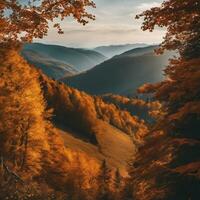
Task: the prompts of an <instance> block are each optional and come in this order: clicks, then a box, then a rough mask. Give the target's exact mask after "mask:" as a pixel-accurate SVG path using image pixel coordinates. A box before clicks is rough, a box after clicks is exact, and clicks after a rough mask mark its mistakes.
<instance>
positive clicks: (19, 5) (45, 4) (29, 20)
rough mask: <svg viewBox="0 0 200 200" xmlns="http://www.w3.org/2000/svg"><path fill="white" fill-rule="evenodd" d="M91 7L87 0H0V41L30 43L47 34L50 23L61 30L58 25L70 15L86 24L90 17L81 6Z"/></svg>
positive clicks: (92, 5) (91, 17)
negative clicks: (56, 20)
mask: <svg viewBox="0 0 200 200" xmlns="http://www.w3.org/2000/svg"><path fill="white" fill-rule="evenodd" d="M88 6H89V7H95V4H94V3H93V2H92V1H90V0H74V1H71V0H67V1H62V0H51V1H49V0H41V1H35V0H29V1H28V0H26V1H20V0H5V1H4V0H1V1H0V42H12V43H13V42H14V41H18V42H31V41H32V40H33V38H43V37H44V36H46V35H47V33H48V29H49V26H50V24H51V25H52V26H53V27H54V28H56V29H58V33H63V31H62V29H61V27H60V24H59V23H55V22H54V20H55V19H58V20H64V19H65V18H66V17H68V16H73V17H74V18H75V19H76V20H77V21H78V22H79V23H81V24H86V23H87V22H88V19H94V16H93V15H91V14H89V13H88V12H87V11H86V8H85V7H88Z"/></svg>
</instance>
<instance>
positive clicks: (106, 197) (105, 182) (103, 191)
mask: <svg viewBox="0 0 200 200" xmlns="http://www.w3.org/2000/svg"><path fill="white" fill-rule="evenodd" d="M111 181H112V174H111V170H110V169H109V167H108V166H107V163H106V161H105V160H104V161H103V162H102V165H101V167H100V171H99V175H98V177H97V183H98V190H97V200H111V198H112V195H111Z"/></svg>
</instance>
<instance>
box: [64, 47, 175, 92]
mask: <svg viewBox="0 0 200 200" xmlns="http://www.w3.org/2000/svg"><path fill="white" fill-rule="evenodd" d="M155 48H156V46H151V47H145V48H138V49H133V50H132V51H128V52H126V53H123V54H121V55H119V56H115V57H113V58H111V59H109V60H107V61H105V62H103V63H101V64H100V65H97V66H96V67H94V68H92V69H91V70H88V71H87V72H85V73H81V74H78V75H75V76H72V77H67V78H64V79H62V81H63V82H64V83H66V84H68V85H70V86H72V87H75V88H77V89H79V90H83V91H85V92H88V93H90V94H95V95H101V94H105V93H113V94H122V95H128V94H134V93H135V92H136V89H137V88H138V87H139V86H141V85H143V84H144V83H154V82H157V81H160V80H162V79H163V69H164V68H165V66H166V65H167V63H168V59H169V58H170V57H171V56H172V55H173V53H171V52H166V53H165V54H164V55H159V56H158V55H155V53H154V49H155Z"/></svg>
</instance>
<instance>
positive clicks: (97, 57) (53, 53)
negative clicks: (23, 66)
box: [22, 43, 107, 79]
mask: <svg viewBox="0 0 200 200" xmlns="http://www.w3.org/2000/svg"><path fill="white" fill-rule="evenodd" d="M22 56H23V57H24V58H25V59H26V60H27V61H28V62H29V63H31V64H34V65H36V66H37V67H38V68H41V69H42V70H43V72H44V73H46V74H47V75H48V76H50V77H52V78H55V79H58V78H61V77H64V76H69V75H73V74H74V73H77V72H82V71H85V70H88V69H90V68H92V67H94V66H95V65H97V64H99V63H101V62H103V61H105V60H106V59H107V58H106V57H105V56H103V55H102V54H100V53H98V52H95V51H92V50H86V49H75V48H68V47H63V46H58V45H47V44H40V43H33V44H26V45H24V47H23V49H22Z"/></svg>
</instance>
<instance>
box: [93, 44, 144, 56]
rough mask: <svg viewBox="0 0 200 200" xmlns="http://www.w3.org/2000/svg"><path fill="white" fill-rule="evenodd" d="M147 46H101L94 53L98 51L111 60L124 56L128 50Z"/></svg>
mask: <svg viewBox="0 0 200 200" xmlns="http://www.w3.org/2000/svg"><path fill="white" fill-rule="evenodd" d="M145 46H147V44H143V43H139V44H124V45H110V46H99V47H96V48H94V51H97V52H99V53H101V54H103V55H105V56H107V57H108V58H111V57H113V56H115V55H119V54H122V53H123V52H126V51H128V50H131V49H134V48H138V47H145Z"/></svg>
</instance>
